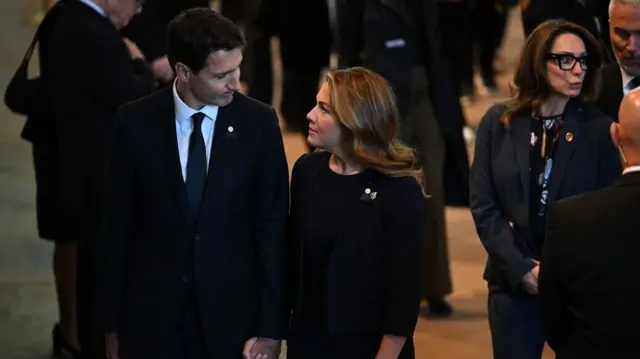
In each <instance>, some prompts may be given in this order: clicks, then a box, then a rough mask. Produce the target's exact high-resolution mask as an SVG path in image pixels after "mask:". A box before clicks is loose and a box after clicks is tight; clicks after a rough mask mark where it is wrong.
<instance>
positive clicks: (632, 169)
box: [622, 166, 640, 175]
mask: <svg viewBox="0 0 640 359" xmlns="http://www.w3.org/2000/svg"><path fill="white" fill-rule="evenodd" d="M631 172H640V166H631V167H627V168H625V169H624V171H622V175H626V174H627V173H631Z"/></svg>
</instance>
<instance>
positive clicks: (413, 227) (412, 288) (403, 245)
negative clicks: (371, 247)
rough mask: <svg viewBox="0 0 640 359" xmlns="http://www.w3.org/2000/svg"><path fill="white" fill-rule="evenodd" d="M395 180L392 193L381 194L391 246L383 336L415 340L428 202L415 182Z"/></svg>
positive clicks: (387, 237)
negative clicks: (413, 337)
mask: <svg viewBox="0 0 640 359" xmlns="http://www.w3.org/2000/svg"><path fill="white" fill-rule="evenodd" d="M393 180H394V182H396V183H395V184H394V186H393V188H392V189H391V190H390V191H388V193H386V194H385V193H379V196H380V197H381V198H380V200H381V201H384V211H383V215H384V217H383V218H382V227H383V231H384V236H385V240H386V241H387V243H388V246H389V247H388V251H387V253H388V260H389V262H388V266H387V268H388V269H387V270H388V272H387V276H386V281H387V284H386V291H385V307H384V314H383V315H384V317H383V324H382V325H383V326H382V332H383V334H385V335H394V336H401V337H411V336H413V332H414V330H415V326H416V322H417V320H418V315H419V311H420V300H421V298H422V279H423V270H424V265H423V260H422V259H423V257H424V251H423V243H424V236H425V222H424V219H425V200H424V197H423V196H422V192H421V191H420V187H419V186H418V184H417V182H416V181H415V180H414V179H413V178H409V177H406V178H401V179H393ZM395 180H397V181H395ZM383 196H384V198H383Z"/></svg>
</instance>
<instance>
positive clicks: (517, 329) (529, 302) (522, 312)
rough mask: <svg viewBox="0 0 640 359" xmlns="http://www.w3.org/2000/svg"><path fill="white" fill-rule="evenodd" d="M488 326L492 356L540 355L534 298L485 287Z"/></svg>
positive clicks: (523, 358)
mask: <svg viewBox="0 0 640 359" xmlns="http://www.w3.org/2000/svg"><path fill="white" fill-rule="evenodd" d="M488 305H489V308H488V309H489V328H490V329H491V342H492V345H493V357H494V358H495V359H540V358H541V357H542V351H543V349H544V342H545V339H544V336H543V333H542V323H541V321H540V305H539V302H538V298H537V297H534V296H532V295H529V294H527V293H525V292H511V291H502V290H499V289H492V288H490V289H489V303H488Z"/></svg>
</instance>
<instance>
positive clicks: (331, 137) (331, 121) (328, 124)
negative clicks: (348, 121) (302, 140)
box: [307, 83, 344, 152]
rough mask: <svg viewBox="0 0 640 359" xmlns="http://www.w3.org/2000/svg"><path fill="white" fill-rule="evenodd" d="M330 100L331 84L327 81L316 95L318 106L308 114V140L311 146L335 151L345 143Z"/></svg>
mask: <svg viewBox="0 0 640 359" xmlns="http://www.w3.org/2000/svg"><path fill="white" fill-rule="evenodd" d="M330 102H331V101H330V90H329V86H328V85H327V84H326V83H325V84H323V85H322V87H321V88H320V91H319V92H318V95H316V106H315V107H314V108H313V109H311V111H310V112H309V113H308V114H307V119H308V120H309V137H307V142H308V143H309V145H310V146H311V147H315V148H319V149H322V150H326V151H330V152H333V151H335V150H337V149H339V148H340V146H341V145H342V144H343V143H344V135H343V129H342V127H341V126H340V123H338V121H337V120H336V118H335V114H334V112H333V109H332V108H331V106H330V105H329V103H330ZM332 150H333V151H332Z"/></svg>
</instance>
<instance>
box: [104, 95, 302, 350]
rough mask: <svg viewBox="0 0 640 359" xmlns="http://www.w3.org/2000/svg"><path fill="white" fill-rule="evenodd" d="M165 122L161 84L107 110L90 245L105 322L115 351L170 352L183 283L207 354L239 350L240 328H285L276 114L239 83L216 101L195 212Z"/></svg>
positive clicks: (170, 107) (247, 333)
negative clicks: (99, 262)
mask: <svg viewBox="0 0 640 359" xmlns="http://www.w3.org/2000/svg"><path fill="white" fill-rule="evenodd" d="M229 126H233V127H234V128H235V131H233V132H228V130H227V129H228V127H229ZM175 127H176V125H175V115H174V103H173V96H172V90H171V89H166V90H161V91H158V92H157V93H155V94H153V95H151V96H149V97H145V98H143V99H141V100H139V101H136V102H132V103H130V104H127V105H126V106H123V107H122V108H121V109H120V111H119V117H118V123H117V125H116V130H115V135H114V138H113V151H114V152H113V159H112V165H111V169H110V173H109V177H108V178H109V182H110V186H109V191H108V194H109V197H108V205H107V210H106V220H105V242H104V247H103V248H102V250H103V251H104V253H105V260H106V262H105V263H104V264H105V266H106V267H105V268H104V269H105V274H106V278H105V282H104V285H105V290H106V293H104V295H105V303H106V308H105V309H106V319H105V320H106V329H107V331H108V332H117V333H118V334H119V336H120V342H121V346H122V349H123V351H124V352H125V354H126V355H124V356H123V358H143V357H144V358H167V359H173V358H175V352H174V351H175V349H176V347H177V346H179V345H181V344H182V343H181V332H176V331H177V330H178V331H180V330H181V329H182V327H181V324H180V323H181V321H182V320H183V317H184V311H185V306H186V298H187V294H188V292H189V289H190V288H193V287H192V286H195V289H196V291H197V300H198V302H199V314H200V319H201V323H202V330H203V332H204V340H205V341H206V345H207V347H208V348H209V350H210V355H211V356H212V357H214V358H233V357H240V355H241V354H240V353H241V352H242V347H243V343H244V341H245V340H246V339H248V338H250V337H252V336H260V337H268V338H276V339H277V338H280V337H281V336H282V332H283V330H284V329H285V327H286V323H284V322H283V318H284V316H285V315H284V310H285V302H284V299H285V285H284V275H285V274H284V267H285V263H284V261H285V258H284V256H285V223H286V218H287V210H288V208H289V171H288V166H287V160H286V158H285V153H284V146H283V142H282V135H281V133H280V128H279V127H278V117H277V116H276V113H275V111H274V110H273V109H272V108H271V107H268V106H267V105H265V104H262V103H260V102H257V101H255V100H253V99H251V98H248V97H246V96H244V95H241V94H236V95H235V97H234V99H233V101H232V102H231V103H230V104H229V105H228V106H226V107H221V108H220V109H219V112H218V117H217V120H216V122H215V135H214V142H213V148H212V149H211V158H210V164H209V172H208V173H209V175H208V177H207V184H206V190H205V194H204V198H203V203H202V207H201V209H200V212H199V215H198V216H197V218H194V216H193V214H192V213H191V212H190V210H189V205H188V199H187V195H186V189H185V185H184V181H183V178H182V172H181V167H180V160H179V155H178V146H177V139H176V128H175ZM191 252H193V253H191ZM190 257H191V259H190ZM191 273H194V275H195V280H193V279H192V277H191V276H190V274H191Z"/></svg>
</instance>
